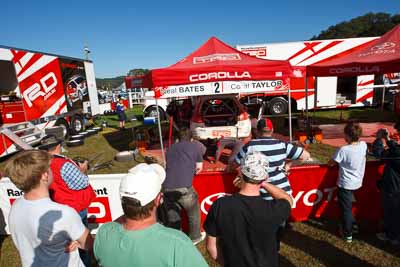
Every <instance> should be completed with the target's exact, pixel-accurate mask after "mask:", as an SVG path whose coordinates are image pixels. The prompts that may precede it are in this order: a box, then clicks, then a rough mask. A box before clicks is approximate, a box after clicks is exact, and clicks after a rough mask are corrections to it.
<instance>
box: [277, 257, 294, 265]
mask: <svg viewBox="0 0 400 267" xmlns="http://www.w3.org/2000/svg"><path fill="white" fill-rule="evenodd" d="M279 266H281V267H294V266H296V265H294V264H293V263H291V262H290V261H289V260H288V259H286V258H285V256H282V255H279Z"/></svg>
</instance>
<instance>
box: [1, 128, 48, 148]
mask: <svg viewBox="0 0 400 267" xmlns="http://www.w3.org/2000/svg"><path fill="white" fill-rule="evenodd" d="M0 133H1V134H3V135H5V136H7V137H8V138H9V139H10V140H12V141H13V142H14V144H15V145H17V146H18V147H20V148H21V149H25V150H26V149H32V146H33V145H36V144H38V143H39V142H40V140H41V139H42V138H43V137H44V136H45V133H44V131H42V130H40V129H39V128H37V127H36V126H35V125H34V124H33V123H31V122H21V123H15V124H3V126H1V127H0Z"/></svg>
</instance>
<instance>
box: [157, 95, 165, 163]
mask: <svg viewBox="0 0 400 267" xmlns="http://www.w3.org/2000/svg"><path fill="white" fill-rule="evenodd" d="M156 109H157V121H158V133H159V134H160V145H161V154H162V159H163V165H164V167H166V162H165V154H164V144H163V139H162V132H161V121H160V111H159V110H158V100H157V98H156Z"/></svg>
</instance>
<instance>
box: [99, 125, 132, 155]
mask: <svg viewBox="0 0 400 267" xmlns="http://www.w3.org/2000/svg"><path fill="white" fill-rule="evenodd" d="M103 136H104V138H105V139H106V140H107V142H108V144H109V145H110V146H111V147H113V148H114V149H115V150H118V151H125V150H129V143H131V142H132V141H133V140H134V136H133V132H132V129H131V128H129V129H125V130H121V131H113V132H109V133H105V134H103Z"/></svg>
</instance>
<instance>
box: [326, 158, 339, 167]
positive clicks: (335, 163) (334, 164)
mask: <svg viewBox="0 0 400 267" xmlns="http://www.w3.org/2000/svg"><path fill="white" fill-rule="evenodd" d="M327 164H328V166H331V167H333V166H336V165H338V163H337V162H336V161H334V160H333V159H330V160H329V161H328V163H327Z"/></svg>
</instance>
